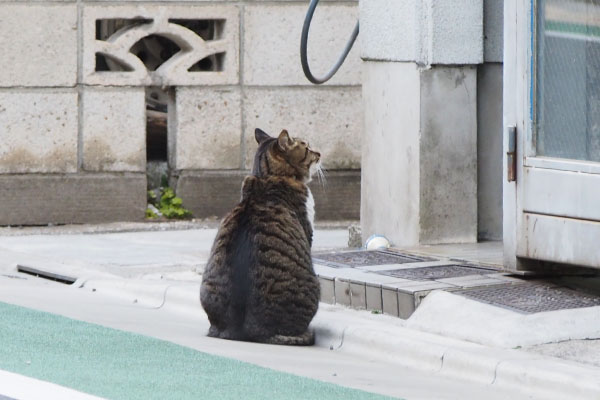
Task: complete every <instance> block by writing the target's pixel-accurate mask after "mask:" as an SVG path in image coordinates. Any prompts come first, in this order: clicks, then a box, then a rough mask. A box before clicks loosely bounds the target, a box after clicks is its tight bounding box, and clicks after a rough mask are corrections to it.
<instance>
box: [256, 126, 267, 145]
mask: <svg viewBox="0 0 600 400" xmlns="http://www.w3.org/2000/svg"><path fill="white" fill-rule="evenodd" d="M254 139H256V143H258V144H261V143H262V142H264V141H265V140H267V139H271V136H269V134H268V133H267V132H265V131H263V130H262V129H259V128H256V129H255V130H254Z"/></svg>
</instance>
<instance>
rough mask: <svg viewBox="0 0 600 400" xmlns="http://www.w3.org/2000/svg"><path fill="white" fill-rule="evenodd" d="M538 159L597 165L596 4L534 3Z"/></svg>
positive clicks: (599, 29) (583, 0)
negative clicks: (543, 157) (593, 162)
mask: <svg viewBox="0 0 600 400" xmlns="http://www.w3.org/2000/svg"><path fill="white" fill-rule="evenodd" d="M536 14H537V16H536V17H537V18H536V20H537V24H536V25H537V26H536V31H537V32H536V35H535V36H536V65H535V67H536V68H535V72H536V73H535V88H536V95H537V96H536V102H535V110H536V115H535V125H534V129H535V133H536V135H535V138H536V142H535V148H536V152H537V155H538V156H546V157H557V158H566V159H573V160H586V161H600V0H539V1H538V2H537V11H536Z"/></svg>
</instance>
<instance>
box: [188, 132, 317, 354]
mask: <svg viewBox="0 0 600 400" xmlns="http://www.w3.org/2000/svg"><path fill="white" fill-rule="evenodd" d="M254 136H255V138H256V141H257V142H258V145H259V146H258V150H257V152H256V155H255V157H254V166H253V169H252V175H251V176H247V177H246V178H245V179H244V182H243V184H242V199H241V201H240V203H239V204H238V205H237V206H236V207H235V208H234V209H233V210H232V211H231V212H230V213H229V214H228V215H227V216H226V217H225V218H224V219H223V221H222V223H221V226H220V228H219V231H218V233H217V237H216V238H215V242H214V244H213V247H212V250H211V255H210V258H209V261H208V264H207V266H206V269H205V271H204V274H203V277H202V286H201V289H200V301H201V303H202V307H203V308H204V310H205V311H206V314H207V315H208V319H209V320H210V324H211V326H210V330H209V332H208V336H212V337H219V338H223V339H232V340H245V341H253V342H261V343H271V344H289V345H311V344H313V343H314V334H313V332H311V331H309V330H308V324H309V323H310V321H311V320H312V318H313V316H314V315H315V313H316V312H317V307H318V304H319V291H320V287H319V282H318V280H317V278H316V276H315V272H314V270H313V266H312V259H311V255H310V248H311V245H312V236H313V218H314V201H313V197H312V194H311V192H310V190H309V188H308V186H307V185H306V184H307V183H308V182H309V181H310V179H311V175H312V174H313V173H314V172H316V171H317V170H319V168H320V167H319V165H320V164H319V160H320V158H321V155H320V154H319V153H318V152H316V151H313V150H311V149H310V147H309V145H308V143H306V142H305V141H302V140H299V139H294V138H290V136H289V135H288V132H287V131H285V130H284V131H282V132H281V134H280V135H279V137H278V138H273V137H271V136H269V135H268V134H267V133H265V132H263V131H262V130H260V129H256V131H255V133H254Z"/></svg>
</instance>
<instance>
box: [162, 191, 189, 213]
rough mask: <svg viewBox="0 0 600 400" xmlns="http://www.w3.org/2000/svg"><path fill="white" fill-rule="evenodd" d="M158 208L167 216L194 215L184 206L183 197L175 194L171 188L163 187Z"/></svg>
mask: <svg viewBox="0 0 600 400" xmlns="http://www.w3.org/2000/svg"><path fill="white" fill-rule="evenodd" d="M158 210H159V211H160V213H161V214H162V215H164V216H165V217H167V218H186V217H189V216H191V215H192V213H191V212H190V211H189V210H186V209H185V208H183V201H182V200H181V197H177V196H175V192H174V191H173V189H171V188H168V187H167V188H163V189H162V190H161V194H160V201H159V202H158Z"/></svg>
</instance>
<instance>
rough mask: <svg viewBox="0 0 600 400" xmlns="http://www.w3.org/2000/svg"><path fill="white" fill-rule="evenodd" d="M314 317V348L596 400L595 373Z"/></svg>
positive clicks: (378, 325) (385, 327) (598, 383)
mask: <svg viewBox="0 0 600 400" xmlns="http://www.w3.org/2000/svg"><path fill="white" fill-rule="evenodd" d="M328 307H332V306H328ZM322 308H325V307H322ZM318 317H319V318H315V320H314V321H313V325H312V326H313V327H314V329H315V330H316V331H317V338H318V343H317V344H318V345H320V346H323V345H325V346H329V348H330V349H333V350H334V351H335V350H342V351H349V352H353V353H360V354H363V355H365V356H366V357H369V358H378V359H382V360H385V361H387V362H391V363H394V364H398V365H402V366H404V367H408V368H416V369H419V370H422V371H426V372H431V373H439V374H441V375H443V376H446V377H455V378H459V379H463V380H465V379H466V380H469V381H473V382H477V383H482V384H489V385H494V386H496V387H501V388H505V389H508V390H518V391H519V392H520V393H523V394H526V395H530V396H534V397H535V398H542V399H557V400H558V399H599V398H600V368H597V367H593V366H587V365H582V364H578V363H575V362H569V361H564V360H560V359H556V358H551V357H546V356H540V355H536V354H532V353H528V352H525V351H519V350H509V349H500V348H492V347H488V346H484V345H480V344H475V343H470V342H465V341H461V340H457V339H452V338H447V337H443V336H439V335H435V334H430V333H426V332H420V331H415V330H412V329H409V328H405V327H403V326H400V325H399V324H397V325H395V326H394V325H391V324H389V321H383V322H374V321H373V320H372V319H369V320H367V319H364V321H362V323H360V321H356V323H354V324H352V325H350V324H344V323H340V322H342V321H327V320H326V317H325V316H323V315H320V316H319V315H318ZM357 319H358V318H357Z"/></svg>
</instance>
